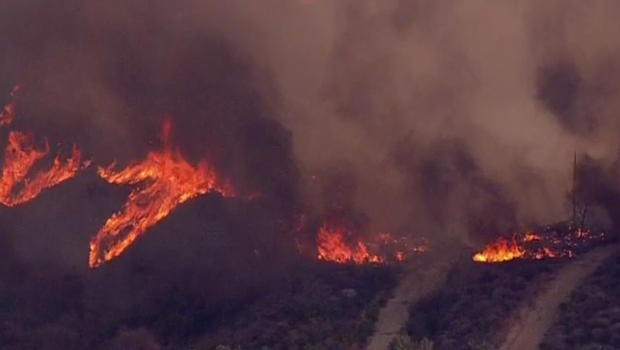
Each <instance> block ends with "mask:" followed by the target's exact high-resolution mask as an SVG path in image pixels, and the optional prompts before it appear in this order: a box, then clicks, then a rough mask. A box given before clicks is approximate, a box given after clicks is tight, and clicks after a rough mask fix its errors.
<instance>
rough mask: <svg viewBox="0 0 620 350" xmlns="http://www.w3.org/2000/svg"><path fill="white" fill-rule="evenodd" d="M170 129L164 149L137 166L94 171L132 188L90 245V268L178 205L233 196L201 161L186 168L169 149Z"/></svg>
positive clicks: (165, 133)
mask: <svg viewBox="0 0 620 350" xmlns="http://www.w3.org/2000/svg"><path fill="white" fill-rule="evenodd" d="M169 132H170V124H169V123H168V122H165V123H164V128H163V137H162V139H163V141H164V149H163V150H162V151H159V152H150V153H149V154H148V155H147V156H146V159H145V160H143V161H142V162H140V163H137V164H133V165H129V166H128V167H126V168H125V169H123V170H121V171H118V172H116V171H114V170H113V167H114V164H112V165H111V166H109V167H107V168H101V167H100V168H99V169H98V171H97V172H98V174H99V176H100V177H101V178H103V179H104V180H106V181H107V182H109V183H111V184H119V185H120V184H133V185H138V184H140V185H141V186H138V187H137V188H135V189H134V190H132V191H131V193H130V194H129V198H128V200H127V202H126V203H125V205H124V206H123V208H122V209H121V211H119V212H117V213H115V214H113V215H112V216H111V217H110V218H109V219H108V220H107V221H106V222H105V224H104V225H103V227H102V228H101V229H100V230H99V232H98V233H97V235H96V236H95V237H94V238H93V239H92V240H91V242H90V255H89V261H88V262H89V265H90V267H93V268H94V267H97V266H100V265H101V264H103V263H104V262H107V261H110V260H112V259H114V258H115V257H117V256H119V255H120V254H121V253H122V252H123V251H124V250H125V249H127V247H129V245H131V244H132V243H133V242H134V241H135V240H136V239H137V238H138V237H139V236H141V235H142V234H144V233H145V232H146V230H148V229H149V228H150V227H152V226H154V225H155V224H157V223H158V222H159V221H160V220H161V219H163V218H164V217H166V216H167V215H168V214H170V212H171V211H172V210H173V209H174V208H175V207H177V206H178V205H179V204H181V203H183V202H185V201H187V200H188V199H190V198H194V197H196V196H199V195H203V194H206V193H207V192H212V191H214V192H219V193H221V194H222V195H224V196H233V195H234V192H233V190H232V189H231V188H230V187H229V186H228V185H226V184H222V183H221V182H220V181H219V180H218V178H217V176H216V174H215V172H214V171H213V169H211V168H210V167H209V166H208V165H207V164H206V163H205V162H204V161H203V162H201V163H200V164H199V165H198V166H197V167H194V166H192V165H191V164H189V163H188V162H187V161H186V160H185V159H184V158H183V156H182V155H181V153H180V152H179V150H172V148H171V147H170V144H169V138H168V136H169Z"/></svg>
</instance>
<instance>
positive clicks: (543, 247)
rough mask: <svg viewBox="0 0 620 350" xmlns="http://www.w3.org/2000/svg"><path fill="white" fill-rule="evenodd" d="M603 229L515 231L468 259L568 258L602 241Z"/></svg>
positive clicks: (604, 236)
mask: <svg viewBox="0 0 620 350" xmlns="http://www.w3.org/2000/svg"><path fill="white" fill-rule="evenodd" d="M605 239H606V235H605V233H604V232H599V233H592V232H590V231H588V230H585V229H576V230H575V229H571V228H566V229H552V228H550V227H549V228H547V229H545V230H543V231H542V232H541V233H534V232H527V233H525V234H523V235H521V234H515V235H513V236H512V238H510V239H508V238H504V237H500V238H498V239H497V240H496V241H495V242H492V243H490V244H488V245H487V246H486V247H484V248H483V250H482V251H481V252H479V253H476V254H475V255H474V256H473V257H472V259H473V261H476V262H481V263H498V262H504V261H510V260H515V259H527V260H542V259H556V258H572V257H574V256H575V255H577V254H578V253H580V252H582V251H583V250H585V249H587V248H589V247H591V246H593V245H596V244H600V243H602V242H603V241H605Z"/></svg>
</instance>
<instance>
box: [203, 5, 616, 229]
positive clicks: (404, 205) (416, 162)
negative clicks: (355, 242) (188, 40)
mask: <svg viewBox="0 0 620 350" xmlns="http://www.w3.org/2000/svg"><path fill="white" fill-rule="evenodd" d="M617 7H618V5H617V4H615V3H613V2H610V1H597V2H595V4H593V5H592V6H590V5H586V4H583V3H580V2H577V1H571V2H565V1H561V2H560V1H554V2H546V3H545V4H540V3H539V2H535V1H527V2H519V3H514V2H507V1H506V2H488V1H474V2H467V3H462V2H458V1H448V2H441V3H437V2H433V1H366V2H361V3H360V2H354V3H353V2H333V1H312V2H297V3H295V2H288V3H286V4H282V3H281V2H277V1H272V2H269V1H267V2H261V3H258V4H247V3H245V2H235V1H232V2H227V4H226V5H222V4H218V5H214V6H210V7H207V8H206V9H205V11H204V12H207V13H216V16H217V17H218V18H226V21H221V23H220V22H217V23H216V24H211V26H212V27H214V28H216V31H219V32H221V33H224V34H223V35H225V36H227V37H228V38H230V40H232V41H233V42H236V43H238V46H239V47H243V48H244V50H245V51H246V52H248V55H250V56H251V57H253V58H254V59H255V60H256V61H257V62H260V63H261V64H262V65H263V66H266V67H269V68H270V69H269V70H270V71H271V72H273V77H274V81H275V84H276V87H277V90H278V91H279V92H280V95H281V103H280V104H279V108H280V111H281V113H279V118H280V120H281V121H282V123H283V124H284V125H285V126H286V127H287V128H288V129H290V130H291V132H292V135H293V145H294V150H295V154H296V156H297V158H298V160H299V162H300V164H301V165H302V167H303V169H304V170H305V175H306V176H317V177H320V174H324V173H325V169H326V168H328V169H335V171H337V172H342V171H341V170H339V169H342V168H343V167H345V168H347V169H348V170H347V171H346V172H345V173H346V174H348V175H349V177H350V179H349V182H350V183H351V184H354V186H352V187H353V188H354V191H351V192H352V193H350V194H349V195H350V196H351V197H352V198H353V203H354V205H355V206H356V208H357V209H358V210H360V211H361V212H363V213H365V214H366V215H368V216H369V217H370V219H371V226H373V229H374V230H395V231H401V232H402V231H406V232H410V233H413V234H430V235H434V234H441V235H446V234H447V235H450V236H456V237H461V238H465V237H466V236H465V235H466V234H474V236H484V235H485V234H497V232H493V231H503V230H509V229H511V228H523V227H527V226H531V225H535V224H544V223H549V222H553V221H556V220H563V219H566V218H567V214H568V212H569V211H568V210H567V201H566V198H567V192H569V191H570V189H571V186H572V180H571V179H572V175H571V174H572V161H571V160H572V155H573V152H575V151H577V152H578V153H579V154H580V155H590V156H592V157H594V158H595V159H598V160H600V161H601V162H612V161H614V160H615V159H616V157H617V145H618V143H617V141H616V140H617V137H616V135H617V129H618V125H617V122H616V120H617V118H616V117H615V115H616V114H617V113H618V111H619V110H620V109H619V107H620V106H618V102H617V101H618V98H617V94H618V81H619V80H618V71H619V65H618V63H617V58H618V51H617V47H618V45H617V44H618V40H619V39H617V36H615V35H614V34H613V33H615V32H617V30H618V24H617V21H616V20H615V19H614V16H613V15H612V14H613V13H615V12H616V11H617V10H618V8H617ZM204 15H205V14H204V13H200V12H198V15H196V16H197V17H200V18H204V17H203V16H204ZM207 27H208V25H207ZM451 145H456V146H451ZM395 155H398V156H395ZM463 162H464V163H465V164H462V163H463ZM468 169H469V170H468ZM318 181H319V182H320V181H321V179H320V178H319V180H318ZM315 182H316V181H315ZM324 182H326V183H329V182H330V180H329V179H326V180H325V181H324ZM311 186H313V185H311ZM349 187H351V186H349ZM311 189H312V187H311ZM308 192H312V193H316V192H317V191H315V190H314V189H312V190H310V191H308ZM331 200H332V198H331V197H330V196H327V197H325V198H324V201H327V202H329V201H331ZM319 202H320V201H319ZM473 208H475V209H473ZM473 223H478V224H473ZM412 231H413V232H412ZM478 231H483V232H478Z"/></svg>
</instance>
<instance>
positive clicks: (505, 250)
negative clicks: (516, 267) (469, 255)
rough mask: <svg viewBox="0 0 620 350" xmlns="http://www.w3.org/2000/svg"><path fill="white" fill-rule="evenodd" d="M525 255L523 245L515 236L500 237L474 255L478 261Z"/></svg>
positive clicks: (499, 259)
mask: <svg viewBox="0 0 620 350" xmlns="http://www.w3.org/2000/svg"><path fill="white" fill-rule="evenodd" d="M523 255H525V250H524V249H523V247H521V246H519V244H518V243H517V240H516V238H515V237H513V238H512V240H510V241H509V240H507V239H504V238H499V239H498V240H497V241H496V242H494V243H491V244H489V245H488V246H486V247H485V248H484V250H483V251H482V252H480V253H478V254H476V255H474V257H473V260H474V261H477V262H502V261H508V260H512V259H516V258H520V257H522V256H523Z"/></svg>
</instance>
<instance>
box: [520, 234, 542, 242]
mask: <svg viewBox="0 0 620 350" xmlns="http://www.w3.org/2000/svg"><path fill="white" fill-rule="evenodd" d="M535 241H540V236H539V235H537V234H535V233H532V232H528V233H526V234H525V237H523V242H535Z"/></svg>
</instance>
